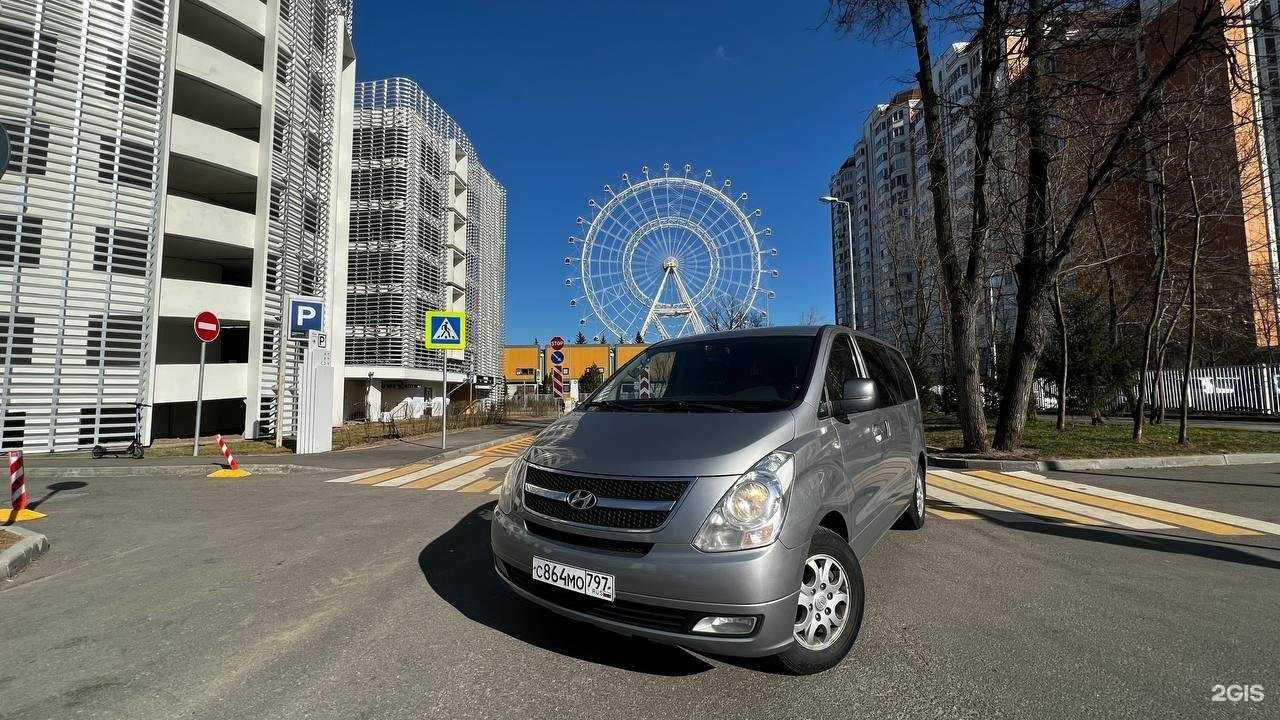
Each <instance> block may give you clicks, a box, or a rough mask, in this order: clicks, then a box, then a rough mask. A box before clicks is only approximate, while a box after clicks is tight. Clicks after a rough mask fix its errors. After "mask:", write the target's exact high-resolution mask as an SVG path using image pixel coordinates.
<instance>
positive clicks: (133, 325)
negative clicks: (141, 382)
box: [85, 314, 142, 367]
mask: <svg viewBox="0 0 1280 720" xmlns="http://www.w3.org/2000/svg"><path fill="white" fill-rule="evenodd" d="M141 363H142V316H141V315H107V316H105V317H104V316H102V315H101V314H97V315H90V316H89V344H88V349H87V350H86V352H85V365H89V366H90V367H138V366H139V365H141Z"/></svg>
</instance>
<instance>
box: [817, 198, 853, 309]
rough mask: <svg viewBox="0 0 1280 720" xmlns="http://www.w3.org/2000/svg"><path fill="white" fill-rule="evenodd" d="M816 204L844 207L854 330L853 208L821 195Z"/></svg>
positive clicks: (850, 301) (838, 200)
mask: <svg viewBox="0 0 1280 720" xmlns="http://www.w3.org/2000/svg"><path fill="white" fill-rule="evenodd" d="M818 202H820V203H823V204H825V205H836V204H840V205H843V206H844V221H845V227H846V230H847V232H848V234H847V235H846V236H845V238H846V239H847V240H848V242H849V326H850V327H852V328H853V329H854V330H857V329H858V294H857V290H858V288H857V284H856V282H855V281H854V275H853V206H852V205H850V204H849V201H848V200H841V199H840V198H838V197H832V196H830V195H823V196H822V197H820V198H818Z"/></svg>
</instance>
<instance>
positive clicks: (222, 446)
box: [217, 435, 240, 470]
mask: <svg viewBox="0 0 1280 720" xmlns="http://www.w3.org/2000/svg"><path fill="white" fill-rule="evenodd" d="M217 437H218V449H219V450H221V451H222V457H224V458H226V460H227V467H228V468H230V469H232V470H239V469H240V466H239V465H238V464H237V463H236V456H235V455H232V454H231V448H229V447H227V441H226V440H223V439H222V436H221V435H219V436H217Z"/></svg>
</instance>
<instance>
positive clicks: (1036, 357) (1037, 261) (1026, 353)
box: [995, 0, 1057, 451]
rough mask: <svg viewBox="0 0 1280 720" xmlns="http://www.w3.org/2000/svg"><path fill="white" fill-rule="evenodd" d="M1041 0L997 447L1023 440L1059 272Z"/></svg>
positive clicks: (1032, 41)
mask: <svg viewBox="0 0 1280 720" xmlns="http://www.w3.org/2000/svg"><path fill="white" fill-rule="evenodd" d="M1042 12H1043V9H1042V6H1041V2H1040V0H1028V3H1027V13H1026V20H1027V27H1026V68H1025V70H1024V71H1023V73H1024V74H1023V82H1024V89H1023V92H1024V93H1026V97H1025V100H1024V103H1023V116H1024V117H1023V122H1024V124H1025V126H1026V138H1027V197H1026V217H1025V219H1024V222H1023V229H1022V256H1021V258H1020V259H1019V260H1018V264H1017V266H1016V268H1015V273H1016V274H1017V277H1018V320H1017V326H1016V328H1015V330H1014V335H1013V344H1012V345H1011V346H1010V349H1009V365H1008V367H1007V368H1006V371H1005V378H1004V393H1003V395H1002V396H1001V398H1000V417H999V420H998V421H997V423H996V441H995V446H996V448H998V449H1000V450H1006V451H1007V450H1014V449H1017V447H1018V446H1019V445H1020V444H1021V442H1022V430H1023V428H1024V427H1025V426H1026V423H1027V404H1028V402H1030V396H1031V391H1032V389H1033V388H1034V383H1035V372H1036V366H1037V365H1039V363H1040V354H1041V353H1042V352H1043V351H1044V341H1045V335H1046V332H1045V317H1044V310H1045V304H1046V303H1047V302H1048V299H1049V298H1048V296H1049V292H1050V288H1051V285H1052V283H1053V282H1054V281H1055V279H1056V275H1057V272H1056V270H1055V271H1052V272H1051V271H1050V268H1049V267H1048V265H1047V264H1046V262H1045V251H1046V249H1047V247H1048V234H1049V137H1048V132H1047V127H1046V117H1045V115H1046V109H1045V107H1044V102H1043V101H1044V99H1043V97H1042V92H1043V88H1042V87H1041V84H1042V77H1043V71H1044V66H1045V64H1046V62H1047V55H1048V52H1047V51H1046V49H1045V47H1044V46H1045V41H1046V38H1045V29H1044V16H1043V14H1042Z"/></svg>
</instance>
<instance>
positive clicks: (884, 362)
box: [857, 337, 915, 517]
mask: <svg viewBox="0 0 1280 720" xmlns="http://www.w3.org/2000/svg"><path fill="white" fill-rule="evenodd" d="M857 345H858V351H859V353H860V354H861V356H862V363H863V367H864V368H866V373H867V377H869V378H871V380H872V381H873V382H875V385H876V396H877V397H878V398H879V399H880V402H879V403H878V405H879V408H878V411H877V412H878V414H879V416H878V417H877V422H878V423H879V430H880V431H881V432H882V433H883V434H884V440H883V442H881V448H882V450H883V452H884V465H883V470H884V475H883V476H882V478H881V480H880V482H879V487H878V491H879V495H878V496H877V498H876V502H877V504H878V505H879V506H880V507H886V506H893V507H895V508H905V507H906V503H908V502H909V501H910V498H911V492H912V491H913V490H914V489H915V476H914V475H913V474H912V471H913V470H914V468H915V457H914V454H913V446H914V441H913V440H912V438H913V435H912V431H913V428H912V420H911V417H910V415H911V413H910V412H909V408H908V407H907V404H906V403H907V398H908V397H912V398H913V397H914V396H915V387H914V385H913V386H912V387H911V388H904V387H903V386H902V382H901V377H900V374H899V372H898V367H897V363H896V362H895V360H894V358H893V353H895V352H896V351H894V350H892V349H891V348H889V347H887V346H885V345H882V344H880V343H878V342H876V341H875V340H871V339H870V338H865V337H858V338H857ZM893 516H894V517H897V513H896V512H895V513H893Z"/></svg>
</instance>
